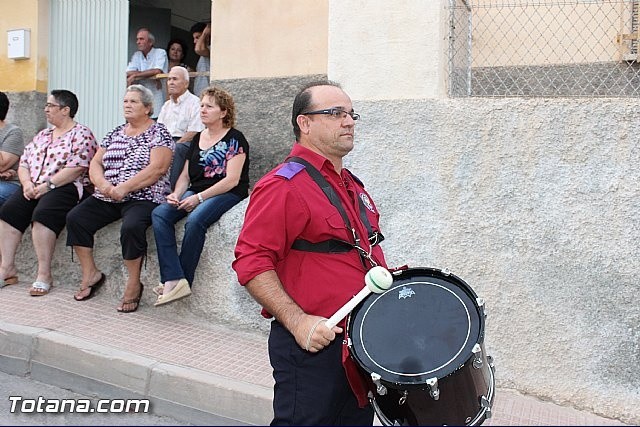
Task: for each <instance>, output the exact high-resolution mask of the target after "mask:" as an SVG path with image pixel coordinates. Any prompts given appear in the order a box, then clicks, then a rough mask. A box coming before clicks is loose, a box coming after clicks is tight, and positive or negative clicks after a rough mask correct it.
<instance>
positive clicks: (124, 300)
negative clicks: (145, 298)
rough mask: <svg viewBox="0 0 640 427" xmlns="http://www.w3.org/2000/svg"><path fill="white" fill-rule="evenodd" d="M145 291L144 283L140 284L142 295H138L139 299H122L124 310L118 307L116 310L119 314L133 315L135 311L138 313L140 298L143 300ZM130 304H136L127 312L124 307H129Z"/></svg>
mask: <svg viewBox="0 0 640 427" xmlns="http://www.w3.org/2000/svg"><path fill="white" fill-rule="evenodd" d="M143 289H144V286H143V285H142V283H140V293H139V294H138V297H137V298H133V299H124V297H123V298H122V308H120V307H117V308H116V310H117V311H118V313H133V312H134V311H136V310H137V309H138V307H139V306H140V298H142V290H143ZM128 304H135V305H134V306H133V308H132V309H131V310H125V309H124V306H125V305H128Z"/></svg>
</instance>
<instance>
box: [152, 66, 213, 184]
mask: <svg viewBox="0 0 640 427" xmlns="http://www.w3.org/2000/svg"><path fill="white" fill-rule="evenodd" d="M167 92H169V100H168V101H167V102H165V103H164V105H163V106H162V110H160V115H159V116H158V123H162V124H164V125H165V126H166V127H167V129H168V130H169V132H170V133H171V136H172V137H173V140H174V141H175V142H176V151H175V153H174V155H173V163H172V164H171V173H170V180H171V188H173V187H174V186H175V184H176V181H177V180H178V178H179V177H180V173H181V172H182V168H183V167H184V162H185V159H186V157H187V151H189V146H190V145H191V140H192V139H193V137H194V136H195V135H196V134H197V133H198V132H200V131H202V130H203V129H204V125H203V124H202V122H201V121H200V98H198V97H197V96H195V95H194V94H192V93H191V92H189V72H188V71H187V69H186V68H184V67H173V68H171V71H169V77H168V78H167Z"/></svg>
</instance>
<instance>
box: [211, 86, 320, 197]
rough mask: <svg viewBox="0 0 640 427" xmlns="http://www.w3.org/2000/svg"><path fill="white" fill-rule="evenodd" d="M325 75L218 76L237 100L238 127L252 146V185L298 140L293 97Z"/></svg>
mask: <svg viewBox="0 0 640 427" xmlns="http://www.w3.org/2000/svg"><path fill="white" fill-rule="evenodd" d="M326 79H327V76H326V75H313V76H300V77H282V78H272V79H235V80H217V81H214V82H213V84H214V85H217V86H220V87H222V88H224V89H225V90H227V91H229V93H231V95H233V98H234V100H235V102H236V110H237V112H238V120H237V121H238V123H237V128H238V129H239V130H241V131H242V132H243V133H244V135H245V136H246V137H247V140H248V141H249V145H250V149H251V172H250V177H251V185H252V186H253V185H254V184H255V183H256V181H257V180H258V179H259V178H260V177H261V176H262V175H264V174H265V173H267V172H268V171H269V170H271V168H273V167H274V166H275V165H277V164H278V163H280V162H281V161H282V160H283V159H284V157H285V156H286V155H287V154H289V151H290V150H291V147H292V146H293V142H294V140H295V138H294V136H293V131H292V129H291V107H292V105H293V98H294V97H295V95H296V93H297V92H298V90H299V89H300V88H301V87H302V86H304V85H305V84H307V83H309V82H312V81H316V80H326Z"/></svg>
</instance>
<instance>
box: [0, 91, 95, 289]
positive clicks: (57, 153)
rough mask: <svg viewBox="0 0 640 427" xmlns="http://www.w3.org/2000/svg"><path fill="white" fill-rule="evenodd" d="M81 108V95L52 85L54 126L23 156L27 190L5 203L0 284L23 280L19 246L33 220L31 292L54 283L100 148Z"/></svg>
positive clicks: (0, 220) (49, 107)
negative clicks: (72, 215) (61, 241)
mask: <svg viewBox="0 0 640 427" xmlns="http://www.w3.org/2000/svg"><path fill="white" fill-rule="evenodd" d="M77 111H78V98H76V96H75V95H74V94H73V93H72V92H70V91H68V90H53V91H51V95H49V97H48V98H47V103H46V104H45V107H44V113H45V115H46V116H47V121H48V122H49V123H50V124H51V125H53V127H51V128H49V129H45V130H43V131H41V132H39V133H38V134H37V135H36V136H35V137H34V138H33V140H32V141H31V142H30V143H29V144H27V146H26V147H25V149H24V153H23V154H22V156H21V157H20V166H19V167H18V178H19V179H20V183H21V184H22V191H16V192H15V193H13V194H12V195H11V196H10V197H9V199H8V200H7V201H6V202H5V203H4V204H3V205H2V208H1V209H0V236H2V238H1V239H0V241H1V243H0V253H1V254H2V264H1V265H0V287H3V286H5V285H10V284H15V283H17V282H18V277H17V274H18V271H17V269H16V266H15V263H14V262H15V255H16V250H17V248H18V244H19V243H20V241H21V240H22V235H23V234H24V232H25V230H26V229H27V227H29V225H30V224H31V226H32V227H31V236H32V240H33V247H34V250H35V252H36V256H37V257H38V273H37V276H36V280H35V281H34V282H33V285H32V286H31V289H30V291H29V292H30V294H31V295H32V296H41V295H45V294H47V293H48V292H49V289H51V285H52V283H53V278H52V277H51V260H52V258H53V251H54V248H55V244H56V238H57V237H58V235H60V232H61V231H62V229H63V228H64V226H65V217H66V216H67V212H69V211H70V210H71V209H72V208H73V207H74V206H76V205H77V204H78V201H79V200H81V199H82V197H83V195H84V186H85V185H86V184H88V183H89V180H88V177H87V170H88V168H89V163H90V162H91V158H92V157H93V155H94V154H95V152H96V148H97V144H96V140H95V138H94V137H93V133H91V130H89V128H87V127H86V126H83V125H81V124H79V123H76V122H75V121H74V120H73V118H74V117H75V115H76V112H77Z"/></svg>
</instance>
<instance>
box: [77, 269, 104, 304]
mask: <svg viewBox="0 0 640 427" xmlns="http://www.w3.org/2000/svg"><path fill="white" fill-rule="evenodd" d="M106 279H107V276H105V275H104V273H100V279H98V281H97V282H96V283H94V284H93V285H91V286H87V287H86V288H82V286H81V287H80V291H83V290H85V289H89V295H87V296H86V297H84V298H78V295H77V293H76V295H74V296H73V299H74V300H76V301H86V300H88V299H91V298H93V295H94V294H95V292H96V291H97V290H98V289H100V286H102V285H103V284H104V281H105V280H106ZM78 292H79V291H78Z"/></svg>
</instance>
